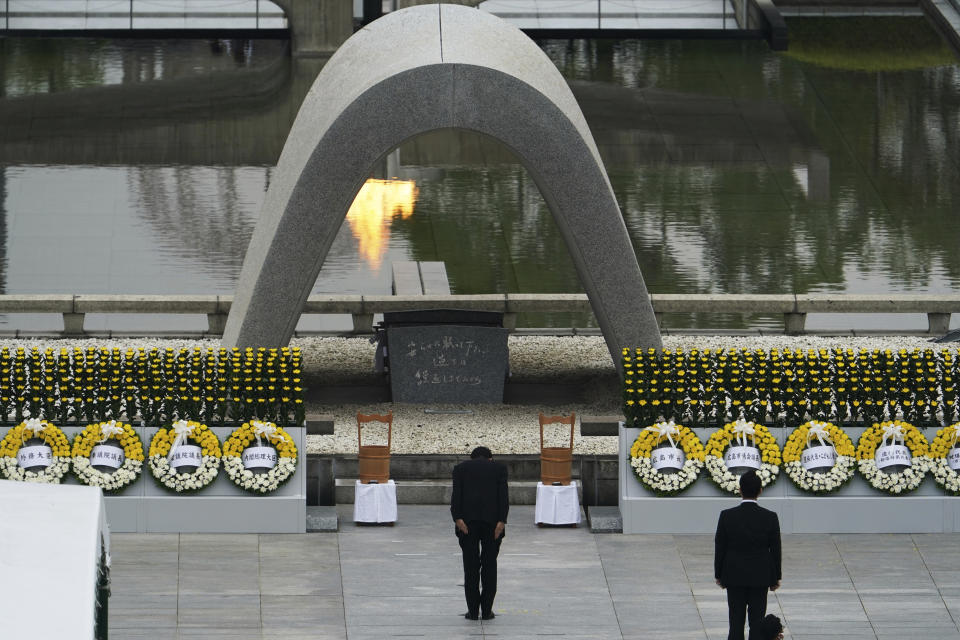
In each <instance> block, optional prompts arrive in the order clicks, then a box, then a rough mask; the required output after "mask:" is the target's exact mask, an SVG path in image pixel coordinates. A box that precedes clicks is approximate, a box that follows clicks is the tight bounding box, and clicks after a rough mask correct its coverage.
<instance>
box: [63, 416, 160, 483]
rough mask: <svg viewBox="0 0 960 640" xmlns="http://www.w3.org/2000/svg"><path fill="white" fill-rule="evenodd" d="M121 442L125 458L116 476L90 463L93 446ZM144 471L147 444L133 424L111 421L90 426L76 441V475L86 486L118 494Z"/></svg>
mask: <svg viewBox="0 0 960 640" xmlns="http://www.w3.org/2000/svg"><path fill="white" fill-rule="evenodd" d="M110 439H117V440H119V441H120V444H121V446H122V447H123V453H124V459H123V464H121V465H120V468H119V469H117V470H115V471H113V472H112V473H108V472H103V471H100V470H99V469H96V468H95V467H94V466H93V464H92V463H91V462H90V454H91V453H92V452H93V447H94V446H95V445H97V444H101V443H103V442H106V441H107V440H110ZM142 470H143V443H142V442H140V436H138V435H137V432H136V431H134V430H133V427H131V426H130V425H129V424H126V423H123V422H117V421H116V420H111V421H110V422H97V423H94V424H90V425H87V426H86V427H85V428H84V430H83V431H81V432H80V433H78V434H77V436H76V437H75V438H74V440H73V472H74V474H76V476H77V479H78V480H80V482H82V483H83V484H86V485H90V486H91V487H100V488H101V489H103V490H104V491H117V490H118V489H123V488H124V487H126V486H127V485H129V484H131V483H133V482H134V481H135V480H136V479H137V478H139V477H140V472H141V471H142Z"/></svg>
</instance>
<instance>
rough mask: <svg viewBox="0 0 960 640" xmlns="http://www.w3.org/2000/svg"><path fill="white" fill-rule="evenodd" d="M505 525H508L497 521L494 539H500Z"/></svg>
mask: <svg viewBox="0 0 960 640" xmlns="http://www.w3.org/2000/svg"><path fill="white" fill-rule="evenodd" d="M505 527H506V525H505V524H504V523H502V522H498V523H497V526H496V528H495V529H494V530H493V539H494V540H499V539H500V536H502V535H503V530H504V528H505Z"/></svg>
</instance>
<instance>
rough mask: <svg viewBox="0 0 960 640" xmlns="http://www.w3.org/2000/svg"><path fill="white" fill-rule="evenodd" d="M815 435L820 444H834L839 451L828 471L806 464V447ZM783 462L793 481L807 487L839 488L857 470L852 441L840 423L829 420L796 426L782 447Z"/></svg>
mask: <svg viewBox="0 0 960 640" xmlns="http://www.w3.org/2000/svg"><path fill="white" fill-rule="evenodd" d="M814 439H816V440H817V442H819V443H820V446H829V447H831V448H832V449H833V450H834V453H835V454H836V460H835V461H834V463H833V466H832V467H831V468H830V471H827V472H826V473H813V472H812V471H808V470H807V468H806V467H804V466H803V462H802V456H803V451H804V449H806V447H808V446H809V445H810V444H811V443H812V442H813V440H814ZM783 466H784V469H786V472H787V475H788V476H789V477H790V479H791V480H792V481H793V483H794V484H795V485H797V487H799V488H800V489H802V490H804V491H809V492H811V493H830V492H832V491H836V490H837V489H839V488H840V487H842V486H843V485H845V484H846V483H847V482H849V481H850V479H851V478H853V474H854V471H855V470H856V457H855V455H854V450H853V441H851V440H850V436H848V435H847V434H846V433H845V432H844V431H843V429H841V428H840V427H838V426H836V425H834V424H831V423H829V422H818V421H816V420H811V421H810V422H807V423H805V424H802V425H800V426H799V427H797V428H796V429H794V431H793V433H791V434H790V436H789V437H788V438H787V442H786V444H785V445H784V447H783ZM824 466H826V465H824Z"/></svg>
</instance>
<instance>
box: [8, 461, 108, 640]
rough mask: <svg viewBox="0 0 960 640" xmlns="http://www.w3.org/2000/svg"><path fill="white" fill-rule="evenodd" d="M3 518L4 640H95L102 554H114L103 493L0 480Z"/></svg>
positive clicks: (73, 487)
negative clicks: (96, 604) (27, 639)
mask: <svg viewBox="0 0 960 640" xmlns="http://www.w3.org/2000/svg"><path fill="white" fill-rule="evenodd" d="M0 511H2V513H3V516H2V517H0V548H3V549H4V550H5V551H4V553H0V576H3V579H2V580H0V603H2V606H0V609H2V611H3V620H2V623H0V637H3V638H39V637H44V638H56V639H57V640H73V639H74V638H76V639H81V638H82V639H83V640H89V639H91V638H93V632H94V603H95V602H96V595H97V578H98V575H99V567H100V552H101V548H102V549H104V550H105V551H106V553H107V558H108V560H109V552H110V529H109V527H108V526H107V513H106V509H105V506H104V502H103V493H102V492H101V491H100V489H99V488H96V487H87V486H77V485H51V484H34V483H25V482H13V481H9V480H0ZM101 545H102V546H101Z"/></svg>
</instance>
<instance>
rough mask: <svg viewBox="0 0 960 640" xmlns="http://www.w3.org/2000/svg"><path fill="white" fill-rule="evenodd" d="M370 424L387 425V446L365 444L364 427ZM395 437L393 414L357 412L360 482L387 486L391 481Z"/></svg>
mask: <svg viewBox="0 0 960 640" xmlns="http://www.w3.org/2000/svg"><path fill="white" fill-rule="evenodd" d="M370 422H379V423H386V425H387V444H386V445H382V444H367V445H365V444H363V425H365V424H367V423H370ZM392 437H393V412H392V411H391V412H390V413H388V414H385V415H380V414H376V413H369V414H367V413H360V412H357V447H358V449H357V462H358V465H357V466H358V475H359V476H360V482H362V483H363V484H370V482H371V481H373V480H375V481H376V482H378V483H380V484H385V483H386V482H387V481H388V480H389V479H390V444H391V440H392Z"/></svg>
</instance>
